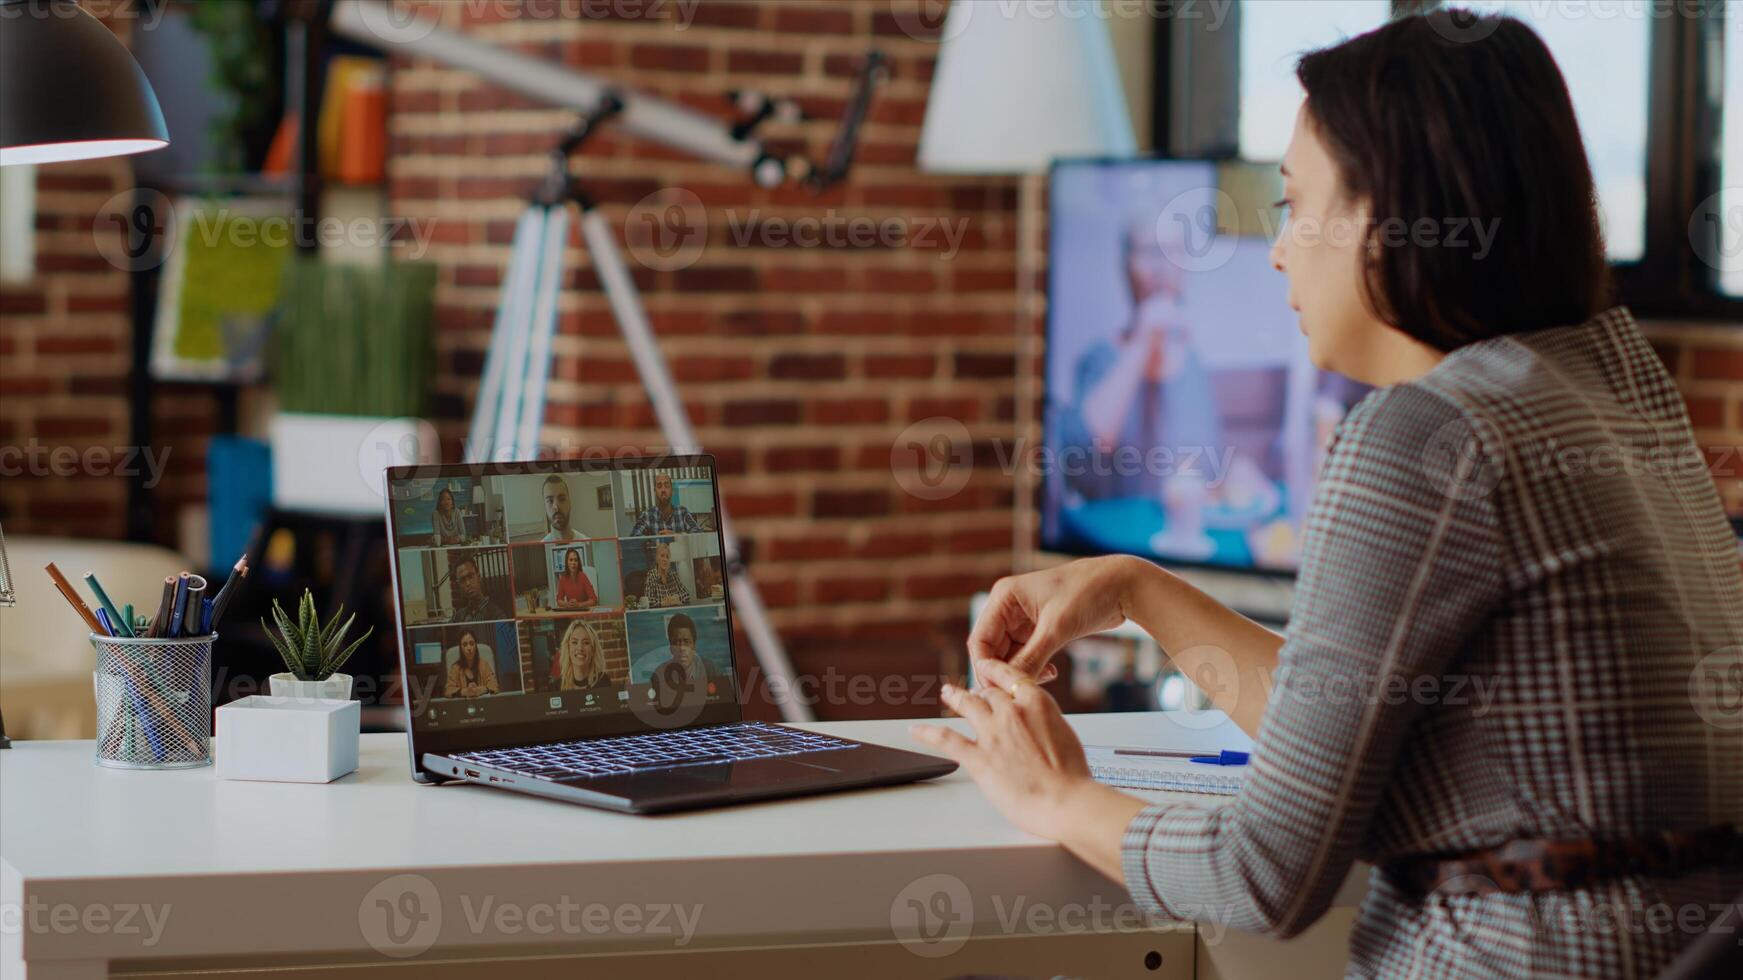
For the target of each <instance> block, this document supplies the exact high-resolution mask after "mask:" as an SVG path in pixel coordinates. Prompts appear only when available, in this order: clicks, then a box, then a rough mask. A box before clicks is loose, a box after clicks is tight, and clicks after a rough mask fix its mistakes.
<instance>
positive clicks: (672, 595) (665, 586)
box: [642, 541, 690, 606]
mask: <svg viewBox="0 0 1743 980" xmlns="http://www.w3.org/2000/svg"><path fill="white" fill-rule="evenodd" d="M653 552H654V567H652V568H650V569H648V576H647V580H646V584H644V585H643V586H642V599H643V600H645V601H646V603H647V604H648V605H650V606H683V605H688V604H689V603H690V590H688V589H686V588H684V580H683V579H681V578H679V577H678V569H677V566H675V565H673V564H672V543H671V542H670V541H655V542H654V543H653Z"/></svg>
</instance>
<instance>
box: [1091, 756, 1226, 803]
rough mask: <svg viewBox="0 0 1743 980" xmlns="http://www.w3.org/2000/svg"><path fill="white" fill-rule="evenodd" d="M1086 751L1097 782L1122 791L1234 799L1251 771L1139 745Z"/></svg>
mask: <svg viewBox="0 0 1743 980" xmlns="http://www.w3.org/2000/svg"><path fill="white" fill-rule="evenodd" d="M1083 750H1084V753H1085V754H1086V755H1088V756H1089V774H1090V775H1091V776H1092V777H1094V779H1095V781H1096V782H1098V783H1102V784H1105V785H1108V786H1118V787H1121V788H1122V789H1161V790H1172V791H1174V792H1177V793H1211V794H1215V795H1217V796H1233V795H1235V794H1236V793H1238V792H1240V789H1241V784H1242V783H1243V782H1244V781H1245V780H1246V776H1247V770H1248V769H1249V768H1250V767H1249V766H1207V765H1204V764H1202V763H1198V762H1190V761H1188V760H1187V758H1186V756H1187V755H1188V753H1184V752H1180V753H1168V752H1165V751H1163V750H1160V749H1154V748H1145V747H1141V746H1136V745H1086V746H1084V747H1083ZM1191 754H1198V753H1191Z"/></svg>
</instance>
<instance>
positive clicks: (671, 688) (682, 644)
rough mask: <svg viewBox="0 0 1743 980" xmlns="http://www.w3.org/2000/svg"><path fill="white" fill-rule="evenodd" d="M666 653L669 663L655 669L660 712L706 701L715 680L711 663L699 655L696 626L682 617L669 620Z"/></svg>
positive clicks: (655, 699)
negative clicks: (710, 667)
mask: <svg viewBox="0 0 1743 980" xmlns="http://www.w3.org/2000/svg"><path fill="white" fill-rule="evenodd" d="M666 651H667V653H668V659H667V660H666V661H665V662H664V663H662V664H660V665H659V666H658V667H655V668H654V672H653V676H652V678H651V679H652V681H653V684H654V702H655V704H657V705H658V706H659V708H660V709H661V710H670V709H671V708H673V707H676V706H677V705H678V704H679V703H680V702H682V701H684V700H688V699H694V698H698V697H706V696H707V694H708V685H709V684H710V683H711V682H712V681H714V680H715V678H714V676H713V675H712V674H711V673H710V671H709V669H708V661H706V660H703V659H702V658H701V657H700V656H698V655H697V653H696V622H695V620H692V619H691V618H690V617H689V616H686V615H685V614H683V613H677V614H676V615H674V616H672V618H671V619H668V620H666Z"/></svg>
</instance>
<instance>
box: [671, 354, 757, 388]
mask: <svg viewBox="0 0 1743 980" xmlns="http://www.w3.org/2000/svg"><path fill="white" fill-rule="evenodd" d="M755 374H756V363H755V362H754V361H752V360H751V359H750V358H748V357H701V356H692V357H680V358H677V359H675V360H673V361H672V376H673V377H675V378H677V379H678V380H679V381H684V382H700V381H735V380H743V379H745V378H750V377H753V376H755Z"/></svg>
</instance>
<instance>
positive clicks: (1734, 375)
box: [1689, 348, 1743, 381]
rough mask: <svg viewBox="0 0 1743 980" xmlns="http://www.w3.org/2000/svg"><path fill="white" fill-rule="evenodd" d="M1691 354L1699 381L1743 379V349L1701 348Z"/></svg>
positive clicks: (1696, 377)
mask: <svg viewBox="0 0 1743 980" xmlns="http://www.w3.org/2000/svg"><path fill="white" fill-rule="evenodd" d="M1689 355H1690V363H1691V364H1692V365H1693V366H1694V377H1695V380H1697V381H1743V350H1716V349H1713V348H1700V349H1696V350H1692V351H1690V352H1689Z"/></svg>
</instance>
